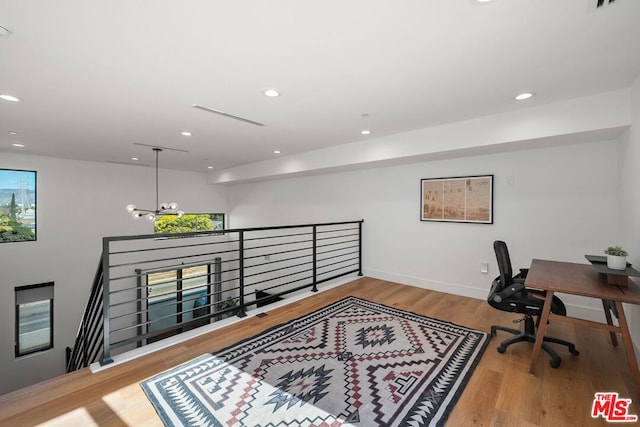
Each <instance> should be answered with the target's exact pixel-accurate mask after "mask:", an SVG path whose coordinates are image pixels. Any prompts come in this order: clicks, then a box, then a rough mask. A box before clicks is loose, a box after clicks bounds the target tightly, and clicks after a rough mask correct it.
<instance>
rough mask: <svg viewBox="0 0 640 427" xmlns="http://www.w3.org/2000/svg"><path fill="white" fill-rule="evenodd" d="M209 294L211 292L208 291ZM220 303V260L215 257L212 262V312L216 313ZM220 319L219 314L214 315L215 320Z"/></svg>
mask: <svg viewBox="0 0 640 427" xmlns="http://www.w3.org/2000/svg"><path fill="white" fill-rule="evenodd" d="M209 293H211V291H209ZM221 302H222V258H220V257H216V258H215V259H214V260H213V307H214V310H213V311H214V312H216V313H217V312H218V307H220V303H221ZM220 319H222V316H221V315H220V314H217V315H216V320H220Z"/></svg>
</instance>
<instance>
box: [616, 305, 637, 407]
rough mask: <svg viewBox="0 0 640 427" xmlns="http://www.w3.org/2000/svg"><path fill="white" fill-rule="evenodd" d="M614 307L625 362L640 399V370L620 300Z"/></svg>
mask: <svg viewBox="0 0 640 427" xmlns="http://www.w3.org/2000/svg"><path fill="white" fill-rule="evenodd" d="M616 308H617V309H618V322H619V323H620V334H621V335H622V344H623V345H624V351H625V353H626V355H627V363H629V370H630V371H631V377H632V378H633V383H634V385H635V386H636V398H637V399H640V371H639V370H638V361H637V360H636V354H635V352H634V351H633V342H632V341H631V334H630V333H629V326H628V325H627V317H626V315H625V314H624V309H623V308H622V303H621V302H618V301H616Z"/></svg>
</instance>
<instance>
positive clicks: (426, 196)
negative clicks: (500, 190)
mask: <svg viewBox="0 0 640 427" xmlns="http://www.w3.org/2000/svg"><path fill="white" fill-rule="evenodd" d="M420 221H435V222H461V223H474V224H493V175H468V176H455V177H447V178H423V179H421V180H420Z"/></svg>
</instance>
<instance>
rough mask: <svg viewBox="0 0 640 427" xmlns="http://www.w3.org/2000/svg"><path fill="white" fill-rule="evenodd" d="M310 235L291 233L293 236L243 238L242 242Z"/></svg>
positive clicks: (307, 234)
mask: <svg viewBox="0 0 640 427" xmlns="http://www.w3.org/2000/svg"><path fill="white" fill-rule="evenodd" d="M311 234H312V233H309V232H306V233H293V234H278V235H273V236H264V237H248V238H247V237H245V239H244V241H245V242H249V241H253V240H265V239H280V238H282V237H294V236H309V235H311Z"/></svg>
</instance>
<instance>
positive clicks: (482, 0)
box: [469, 0, 494, 4]
mask: <svg viewBox="0 0 640 427" xmlns="http://www.w3.org/2000/svg"><path fill="white" fill-rule="evenodd" d="M469 1H470V2H471V4H487V3H491V2H493V1H494V0H469Z"/></svg>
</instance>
